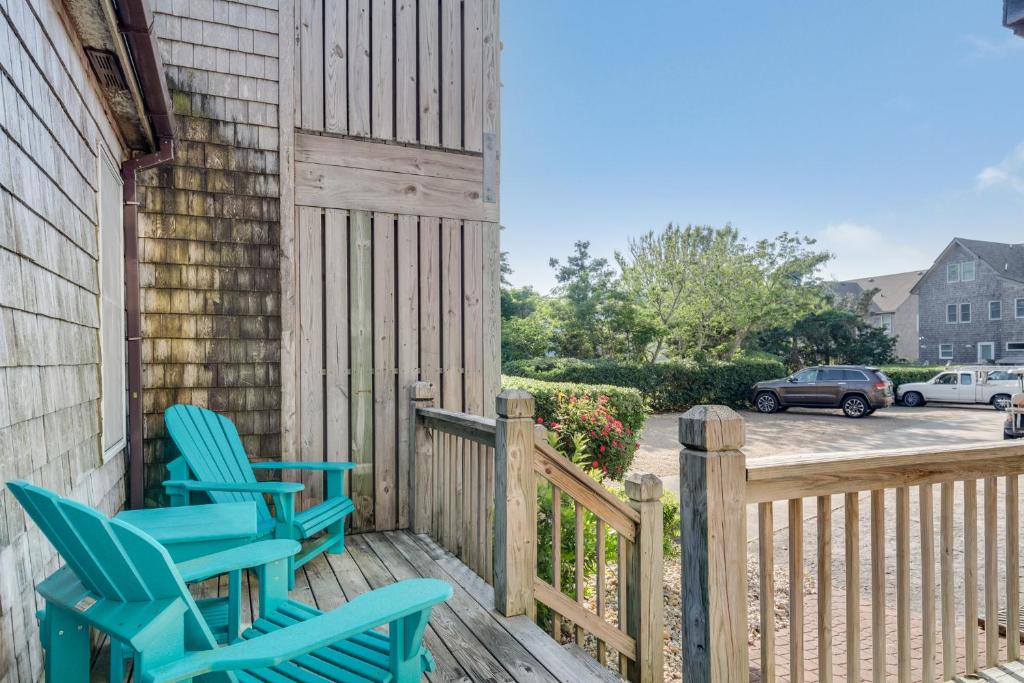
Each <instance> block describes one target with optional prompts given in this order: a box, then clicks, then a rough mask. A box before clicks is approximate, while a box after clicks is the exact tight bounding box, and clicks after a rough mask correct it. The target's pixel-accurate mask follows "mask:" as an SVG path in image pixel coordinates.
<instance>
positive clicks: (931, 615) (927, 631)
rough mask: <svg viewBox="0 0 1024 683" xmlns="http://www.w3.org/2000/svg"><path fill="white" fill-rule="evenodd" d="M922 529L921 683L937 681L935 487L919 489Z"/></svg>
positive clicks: (923, 486) (921, 487)
mask: <svg viewBox="0 0 1024 683" xmlns="http://www.w3.org/2000/svg"><path fill="white" fill-rule="evenodd" d="M917 495H918V504H919V506H920V517H921V523H920V529H921V636H922V640H923V641H924V642H923V643H922V646H921V667H922V668H921V680H923V681H927V682H928V683H932V682H933V681H935V519H934V516H933V515H934V511H933V509H932V485H931V484H921V486H920V487H919V488H918V492H917Z"/></svg>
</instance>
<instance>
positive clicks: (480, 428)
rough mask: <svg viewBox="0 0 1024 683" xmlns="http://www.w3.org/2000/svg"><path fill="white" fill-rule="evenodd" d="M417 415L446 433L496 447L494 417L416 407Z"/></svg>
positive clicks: (430, 425)
mask: <svg viewBox="0 0 1024 683" xmlns="http://www.w3.org/2000/svg"><path fill="white" fill-rule="evenodd" d="M416 417H417V418H418V419H420V420H423V422H424V424H426V425H427V426H428V427H431V428H433V429H436V430H438V431H441V432H445V433H446V434H454V435H455V436H460V437H462V438H464V439H469V440H470V441H474V442H476V443H479V444H483V445H484V446H490V447H492V448H493V447H494V433H495V421H494V418H493V417H482V416H480V415H470V414H469V413H460V412H457V411H454V410H445V409H443V408H416Z"/></svg>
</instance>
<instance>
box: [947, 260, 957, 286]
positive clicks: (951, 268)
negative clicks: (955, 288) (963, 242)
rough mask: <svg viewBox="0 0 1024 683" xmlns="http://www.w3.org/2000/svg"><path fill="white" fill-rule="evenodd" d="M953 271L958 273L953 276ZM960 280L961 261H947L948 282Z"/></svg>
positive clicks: (948, 283)
mask: <svg viewBox="0 0 1024 683" xmlns="http://www.w3.org/2000/svg"><path fill="white" fill-rule="evenodd" d="M953 273H956V275H955V276H953ZM956 282H960V264H959V263H947V264H946V284H947V285H951V284H953V283H956Z"/></svg>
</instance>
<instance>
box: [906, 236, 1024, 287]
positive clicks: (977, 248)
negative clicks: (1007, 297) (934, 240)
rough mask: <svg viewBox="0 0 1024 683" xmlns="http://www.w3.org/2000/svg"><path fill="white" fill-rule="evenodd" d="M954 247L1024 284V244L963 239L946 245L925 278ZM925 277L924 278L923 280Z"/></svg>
mask: <svg viewBox="0 0 1024 683" xmlns="http://www.w3.org/2000/svg"><path fill="white" fill-rule="evenodd" d="M954 245H960V246H961V247H963V248H964V249H966V250H967V251H969V252H971V253H972V254H974V256H975V257H976V258H977V259H978V260H980V261H984V262H985V263H986V264H988V266H989V267H991V268H992V270H994V271H995V272H996V274H997V275H999V276H1000V277H1004V278H1006V279H1008V280H1015V281H1017V282H1024V244H1009V243H1006V242H986V241H983V240H969V239H966V238H963V237H954V238H953V240H952V241H951V242H950V243H949V244H948V245H946V248H945V249H943V250H942V253H941V254H939V257H938V258H937V259H935V263H934V264H932V267H931V268H929V269H928V272H927V273H925V276H927V275H930V274H931V272H932V271H933V270H935V266H936V265H937V264H938V263H939V262H940V261H941V260H942V257H943V256H945V255H946V252H948V251H949V250H950V249H952V248H953V246H954ZM925 276H922V277H921V279H922V280H923V279H924V277H925ZM916 290H917V285H914V290H912V291H914V293H916Z"/></svg>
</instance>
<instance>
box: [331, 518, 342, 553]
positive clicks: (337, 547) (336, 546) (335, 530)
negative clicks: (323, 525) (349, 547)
mask: <svg viewBox="0 0 1024 683" xmlns="http://www.w3.org/2000/svg"><path fill="white" fill-rule="evenodd" d="M327 533H329V534H330V535H332V536H335V535H336V536H337V539H336V540H335V541H334V542H333V543H331V545H329V546H328V547H327V552H328V553H330V554H331V555H341V554H342V553H343V552H345V522H344V521H341V522H338V523H337V526H335V525H334V524H332V525H331V526H329V527H327Z"/></svg>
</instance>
